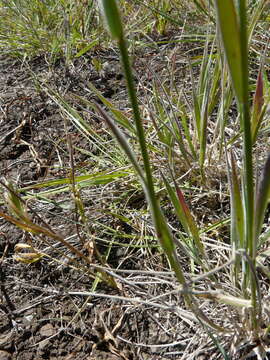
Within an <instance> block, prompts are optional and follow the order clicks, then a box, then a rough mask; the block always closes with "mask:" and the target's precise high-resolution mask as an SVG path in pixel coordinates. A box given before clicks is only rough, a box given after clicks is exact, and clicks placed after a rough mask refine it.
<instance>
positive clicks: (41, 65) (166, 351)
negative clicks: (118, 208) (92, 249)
mask: <svg viewBox="0 0 270 360" xmlns="http://www.w3.org/2000/svg"><path fill="white" fill-rule="evenodd" d="M160 51H161V50H159V49H155V50H151V51H149V52H148V54H147V58H146V59H145V60H147V61H148V64H151V59H153V58H155V57H156V61H155V62H153V67H152V70H154V71H157V72H160V71H162V66H163V65H162V61H160V58H159V56H161V55H162V54H161V53H160ZM168 53H169V54H171V53H170V50H169V52H168ZM168 53H167V55H168ZM167 55H166V56H167ZM99 56H100V58H102V59H103V62H104V64H105V66H104V70H103V73H98V72H97V71H96V70H95V69H94V68H93V66H92V62H91V56H89V58H87V57H85V58H84V59H78V60H77V61H75V62H74V64H73V65H72V66H70V67H67V66H66V65H65V63H64V62H63V61H62V60H58V61H57V62H56V63H55V64H54V65H50V66H49V65H48V63H47V62H46V60H45V59H44V58H43V57H40V58H36V59H34V60H32V61H31V62H29V63H24V62H21V61H18V60H12V59H8V58H5V57H2V58H1V60H0V124H1V128H0V147H1V149H0V166H1V178H2V179H3V178H6V179H9V180H12V182H13V183H15V184H17V186H18V187H19V188H22V187H25V186H30V185H32V184H35V183H36V182H38V183H41V182H43V181H45V180H46V179H51V178H61V177H66V176H68V171H69V170H68V169H69V168H70V159H69V150H68V146H67V141H66V134H67V133H70V134H72V139H73V140H72V141H73V145H74V147H75V146H77V147H80V148H86V149H88V151H89V144H88V143H87V140H86V139H85V138H83V137H82V136H81V135H80V134H79V133H78V132H77V130H76V129H74V127H73V125H72V124H70V123H67V122H65V121H64V116H63V114H62V113H61V111H60V110H59V107H58V105H56V104H55V103H54V102H53V101H52V99H51V98H50V97H49V96H48V94H47V93H46V91H45V90H44V89H42V88H41V87H40V86H39V84H38V82H37V80H36V79H38V80H44V79H46V81H47V84H49V85H51V86H52V87H53V88H54V89H57V90H58V91H60V92H61V93H62V94H65V95H68V94H69V93H76V94H79V95H83V96H88V94H85V93H84V89H83V83H84V81H86V80H88V81H91V82H92V83H93V84H94V85H95V86H96V87H97V88H98V89H99V90H100V91H101V92H102V94H103V95H104V96H106V97H107V98H109V99H110V100H115V99H117V97H118V96H119V94H122V95H121V96H122V100H121V99H120V100H121V101H122V103H124V102H125V101H126V100H125V99H126V95H125V93H124V89H125V86H124V81H123V78H122V76H121V71H120V66H119V63H118V60H117V56H116V54H115V53H114V52H110V51H108V52H103V53H102V54H99ZM162 56H163V55H162ZM162 59H163V61H164V62H166V61H167V60H166V59H167V58H166V57H165V55H164V57H162ZM106 64H107V65H106ZM108 64H109V66H108ZM134 64H135V65H134V66H135V69H136V71H137V75H138V77H140V80H141V79H144V80H145V81H147V78H146V74H145V70H144V69H143V67H142V65H141V62H140V59H139V58H138V59H137V60H135V63H134ZM178 69H179V73H178V75H180V71H182V70H181V61H180V62H179V66H178ZM176 76H177V74H176ZM35 78H36V79H35ZM123 94H124V95H123ZM118 100H119V99H118ZM121 101H120V102H121ZM78 110H79V108H78ZM95 121H96V123H95V124H92V126H95V127H96V128H98V129H99V128H100V129H101V131H102V126H103V125H102V124H101V123H100V121H99V120H98V119H96V120H95ZM74 158H75V160H74V161H75V163H76V164H81V165H80V166H81V167H83V166H85V168H86V167H87V166H89V164H91V159H89V153H88V154H86V153H85V154H84V153H81V152H75V153H74ZM22 195H24V194H22ZM58 200H59V202H56V203H53V204H49V205H50V206H49V205H48V204H44V207H42V206H41V205H40V204H39V206H35V203H34V202H30V203H29V204H31V206H32V207H33V208H34V210H35V212H36V213H37V214H38V215H40V216H41V217H42V219H43V220H45V221H46V222H47V224H48V225H49V226H50V228H52V229H54V230H55V231H56V232H58V233H61V235H62V236H63V237H64V238H68V239H71V240H70V241H71V242H72V243H73V245H74V246H78V243H79V239H78V236H77V230H76V226H75V225H74V224H75V220H76V219H75V217H74V213H73V212H72V209H70V208H69V207H63V206H58V204H60V202H61V194H60V195H59V198H58ZM92 202H93V199H92ZM91 206H92V207H93V206H94V205H93V204H92V205H91ZM2 209H3V210H4V211H6V209H5V207H4V205H2ZM35 221H36V222H37V223H40V220H39V219H36V218H35ZM120 225H121V224H120ZM118 226H119V224H118ZM29 241H33V239H32V240H31V238H30V236H29V235H28V234H26V233H24V232H23V231H22V230H20V229H18V228H16V227H15V226H13V225H11V224H9V223H7V222H6V221H5V220H3V219H0V286H1V288H0V294H1V298H0V314H1V316H0V360H4V359H5V360H8V359H19V360H30V359H35V360H37V359H38V360H41V359H57V360H69V359H77V360H83V359H85V360H90V359H92V360H98V359H100V360H101V359H103V360H116V359H123V360H137V359H138V360H139V359H144V360H162V359H164V360H165V359H188V358H189V356H188V353H189V349H188V348H190V353H192V352H193V351H195V350H196V348H198V352H197V353H196V352H195V353H194V356H193V358H194V359H210V358H211V352H209V353H208V355H205V356H204V355H203V347H204V346H203V345H202V343H203V342H204V341H206V338H203V337H202V338H201V340H199V339H200V337H199V336H198V334H199V333H200V331H201V330H200V329H192V324H191V323H190V324H189V322H188V321H182V320H181V316H180V315H179V314H176V313H175V312H174V311H173V308H170V307H169V306H167V305H168V304H167V301H174V303H177V302H178V303H180V302H181V298H178V296H177V295H175V294H171V295H168V296H167V297H165V300H164V301H163V303H162V302H158V304H159V305H160V306H159V307H157V308H155V306H153V305H151V304H150V305H147V304H146V303H138V304H137V305H136V304H131V303H130V302H125V301H121V298H117V297H121V296H125V297H129V298H134V297H140V298H141V299H142V300H145V302H147V297H146V295H147V296H150V297H152V298H155V297H156V296H159V295H161V294H162V293H164V294H165V293H166V291H168V290H172V288H173V287H171V285H172V284H173V282H174V280H173V276H172V274H171V273H170V272H167V274H163V275H162V273H160V275H159V283H158V284H157V285H155V284H154V283H155V281H154V278H153V277H152V278H151V277H149V284H148V283H147V282H146V277H144V278H143V281H140V276H141V273H140V271H143V270H151V269H152V270H153V272H154V271H158V270H163V269H164V267H163V266H164V265H165V262H163V263H162V260H161V259H160V256H159V254H157V258H155V256H156V255H155V253H154V252H152V253H151V262H150V260H149V253H148V252H147V251H145V252H144V253H142V252H140V253H139V252H138V253H136V252H135V251H133V253H131V254H125V256H126V260H125V261H124V262H123V265H122V269H123V270H125V269H126V270H128V271H130V273H127V275H126V277H125V279H126V283H125V282H123V283H122V290H121V291H120V290H116V289H113V288H111V287H109V286H107V285H106V284H105V283H104V282H102V283H100V284H99V285H98V288H97V290H96V291H97V292H98V293H101V294H104V295H108V296H109V297H108V298H105V297H85V296H82V295H79V294H77V295H76V294H74V292H75V291H77V292H78V291H80V292H83V291H91V286H92V279H91V277H89V276H88V275H87V274H85V273H81V272H79V271H77V270H74V269H72V268H71V267H69V266H63V265H61V264H59V263H57V262H55V261H52V260H50V259H48V258H42V259H41V260H40V261H37V262H35V263H33V264H22V263H20V262H16V261H15V260H14V258H13V255H14V247H15V245H16V244H17V243H27V242H28V243H29ZM35 241H36V243H35V245H37V246H39V244H40V241H41V240H40V239H36V240H35ZM82 251H84V252H85V254H87V253H86V251H85V250H82ZM51 255H55V254H53V253H51ZM121 256H122V253H121V250H120V251H118V252H112V255H110V257H109V259H108V263H109V264H110V265H111V266H112V267H114V266H115V265H116V264H117V265H119V264H120V263H121V261H122V260H121ZM132 270H134V273H132ZM136 271H137V272H136ZM122 275H123V274H122ZM135 275H136V281H135V280H134V279H135ZM129 276H130V277H131V278H129ZM132 276H133V277H132ZM123 278H124V275H123V277H122V278H120V280H119V281H120V282H121V279H123ZM130 279H131V280H130ZM144 282H145V283H144ZM133 284H135V285H133ZM72 292H73V294H72ZM153 302H154V301H153ZM161 305H162V306H161ZM193 335H194V339H196V342H198V343H196V344H194V343H192V337H193ZM200 342H201V343H200ZM206 345H207V344H206ZM208 345H209V344H208ZM200 349H202V351H200ZM208 349H209V346H208ZM185 353H186V356H185V355H184V354H185ZM212 356H214V355H212ZM212 358H218V356H217V357H212Z"/></svg>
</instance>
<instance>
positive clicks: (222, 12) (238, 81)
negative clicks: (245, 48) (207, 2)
mask: <svg viewBox="0 0 270 360" xmlns="http://www.w3.org/2000/svg"><path fill="white" fill-rule="evenodd" d="M215 3H216V9H217V15H218V24H219V29H220V33H221V37H222V41H223V46H224V50H225V53H226V58H227V62H228V65H229V69H230V74H231V79H232V83H233V86H234V90H235V93H236V96H237V99H238V101H239V103H243V101H244V93H243V82H242V78H243V71H242V59H241V57H242V55H241V41H240V29H239V21H238V18H237V12H236V9H235V5H234V1H233V0H216V1H215Z"/></svg>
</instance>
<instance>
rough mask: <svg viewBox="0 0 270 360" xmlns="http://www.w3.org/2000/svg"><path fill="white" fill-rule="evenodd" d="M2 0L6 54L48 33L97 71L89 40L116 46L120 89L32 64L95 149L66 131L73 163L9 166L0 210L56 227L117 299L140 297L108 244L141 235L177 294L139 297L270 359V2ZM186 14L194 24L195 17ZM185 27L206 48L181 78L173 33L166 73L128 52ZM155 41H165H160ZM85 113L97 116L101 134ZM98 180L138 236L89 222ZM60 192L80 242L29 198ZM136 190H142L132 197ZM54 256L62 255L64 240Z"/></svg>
mask: <svg viewBox="0 0 270 360" xmlns="http://www.w3.org/2000/svg"><path fill="white" fill-rule="evenodd" d="M0 4H1V7H0V11H1V13H2V14H3V15H5V16H4V17H3V21H2V24H0V47H1V48H2V49H3V51H5V52H6V53H7V54H9V55H12V56H19V57H22V56H27V57H31V56H33V55H37V54H40V52H41V50H40V49H41V48H42V49H43V51H44V53H46V54H49V55H50V56H51V59H52V58H55V57H61V56H64V58H65V60H66V64H67V66H69V65H70V64H72V61H74V59H77V58H80V57H83V56H84V55H86V54H91V51H93V59H92V64H93V65H94V66H95V68H96V69H97V70H98V71H99V72H100V74H102V71H103V66H104V65H103V64H102V61H101V58H98V57H96V55H94V50H95V49H97V48H98V47H109V48H113V49H114V53H115V54H116V55H115V56H117V57H119V59H120V60H121V69H122V70H121V73H123V74H124V78H125V89H126V90H123V94H124V96H123V99H122V100H121V101H122V106H118V105H117V104H116V103H114V100H111V99H109V98H108V97H106V96H104V94H103V93H102V92H101V91H100V89H98V88H97V87H96V86H94V84H93V83H91V82H85V83H84V87H85V89H86V91H87V93H88V94H90V95H89V97H90V98H89V97H88V96H87V97H86V96H80V95H78V94H75V93H73V94H69V97H67V96H65V94H63V93H61V92H59V91H57V90H56V89H55V88H53V87H52V86H51V85H49V84H47V83H46V82H44V81H42V80H40V79H37V78H34V80H35V83H36V84H37V85H36V86H38V87H40V88H42V90H43V91H44V92H45V93H46V94H47V96H48V97H49V98H50V99H51V101H53V102H54V103H55V104H57V105H58V107H59V109H60V110H61V112H62V114H63V116H64V118H65V126H67V123H71V124H72V126H73V127H74V128H75V129H76V131H78V132H79V133H80V134H81V135H82V136H83V137H84V138H85V139H86V141H87V143H88V144H94V145H93V146H94V147H95V149H96V153H95V154H94V153H91V152H90V151H88V150H87V149H83V148H77V149H76V148H74V147H73V144H72V141H71V138H70V137H69V136H67V140H66V141H67V144H68V153H69V158H70V174H69V176H67V177H66V178H61V179H60V178H59V179H58V178H57V179H51V180H47V181H44V182H40V183H37V184H34V185H29V186H28V187H23V188H20V189H16V188H15V186H14V185H13V184H12V183H11V182H9V181H6V180H5V181H4V180H1V186H2V195H3V204H4V205H3V206H5V209H4V207H3V209H1V210H0V216H1V217H2V218H4V219H6V220H7V221H9V222H11V223H12V224H14V225H16V226H17V227H19V228H21V229H23V230H24V231H25V232H28V233H31V234H32V236H33V237H34V238H38V239H39V241H40V243H43V244H46V246H47V247H50V246H52V245H51V244H52V241H53V242H55V243H59V244H61V246H62V247H63V248H65V249H66V250H67V252H68V253H69V255H67V254H66V253H65V256H66V257H68V259H69V261H70V263H71V264H72V265H71V266H72V267H73V268H74V269H76V270H77V271H80V272H82V273H87V274H88V275H89V277H90V279H91V281H92V287H91V291H90V292H86V293H83V294H81V295H83V296H99V295H100V296H105V297H106V295H104V294H103V295H102V294H99V293H98V292H97V291H96V290H97V288H98V285H99V284H101V283H106V284H107V285H109V286H110V287H112V288H114V290H115V291H117V292H119V294H120V295H119V296H115V299H116V300H118V301H123V302H129V303H130V302H132V301H133V300H132V296H130V297H129V296H128V295H127V292H124V291H123V287H124V286H126V287H128V286H129V285H130V283H129V281H128V280H127V278H124V275H123V276H120V275H119V273H118V270H119V269H116V268H113V266H112V265H110V264H109V260H108V259H109V257H110V253H111V251H113V250H112V249H113V248H114V247H120V248H123V249H124V251H127V252H128V251H130V254H131V255H130V257H131V258H132V254H133V252H134V251H135V250H137V249H140V251H141V253H143V254H144V256H146V257H148V258H149V261H150V260H151V259H150V258H151V257H152V255H153V254H156V253H157V254H158V256H157V257H156V258H155V262H156V263H157V264H158V266H160V268H162V269H163V268H165V269H166V271H164V272H162V271H160V272H157V274H158V276H160V277H161V278H162V276H163V275H164V273H168V274H173V275H171V276H172V277H171V278H170V279H171V280H170V281H171V284H172V289H171V292H170V293H169V294H170V295H172V296H175V298H176V299H177V301H175V302H174V303H173V305H168V304H166V303H165V301H163V302H162V298H163V297H164V299H168V298H167V297H166V296H167V295H168V294H166V293H164V294H163V293H162V290H160V292H159V293H157V292H156V290H155V291H154V293H155V295H153V294H151V296H150V295H149V294H145V295H144V298H143V299H142V298H137V297H136V299H135V300H136V301H138V304H140V302H141V304H144V305H145V304H146V305H147V304H150V305H151V306H153V307H155V306H157V308H160V309H162V311H163V310H164V311H168V312H172V313H175V314H176V315H177V316H179V317H180V318H181V321H183V322H184V323H186V324H188V325H189V326H190V328H191V329H192V331H193V332H194V333H196V334H197V335H198V334H201V333H203V334H205V335H202V336H205V339H208V340H209V339H210V341H211V343H210V345H209V349H210V348H211V346H212V345H213V346H214V347H215V349H216V350H215V352H214V353H215V354H216V355H214V356H216V358H221V357H223V358H224V359H231V358H235V359H236V358H239V359H240V358H241V359H242V358H243V359H244V358H248V357H249V356H250V358H251V356H255V355H256V356H257V358H258V359H265V358H266V356H267V355H266V354H267V348H268V343H269V329H270V318H269V295H268V293H269V281H270V271H269V269H268V267H267V259H268V257H269V249H268V246H269V240H268V238H269V228H268V227H267V206H268V200H269V196H270V154H269V150H268V148H267V141H268V140H267V137H268V136H269V106H270V105H269V99H270V91H269V90H270V87H269V39H268V40H265V38H264V33H265V29H267V28H268V30H269V14H268V12H267V11H269V1H267V0H257V1H248V0H215V1H214V0H209V1H207V0H194V1H192V2H186V1H166V0H163V1H148V2H147V1H143V0H140V1H139V0H136V1H116V0H100V1H97V2H95V1H86V2H84V1H59V2H55V1H52V0H51V1H48V2H46V1H38V0H34V1H28V2H26V1H24V0H20V1H15V0H12V1H5V0H1V1H0ZM30 4H31V6H30ZM52 10H53V11H52ZM10 14H14V18H15V16H16V19H17V20H16V23H15V21H14V22H13V21H12V16H10ZM127 19H130V21H127ZM190 19H195V20H196V21H198V25H196V24H192V26H191V25H190V22H191V20H190ZM196 21H194V22H196ZM124 24H126V25H125V26H124ZM18 26H19V27H20V33H19V35H18ZM196 26H198V27H196ZM200 26H201V27H202V28H203V31H202V32H201V33H199V27H200ZM176 28H177V29H179V37H178V39H180V40H179V44H180V43H181V46H188V45H189V44H190V42H194V44H196V45H194V47H195V46H198V48H199V49H200V51H199V52H198V53H196V51H195V52H194V53H192V54H191V53H189V52H187V53H186V55H185V57H183V59H184V60H183V63H185V66H184V70H183V71H184V72H185V74H186V76H187V77H188V79H189V83H188V85H187V89H186V88H185V86H183V85H181V86H179V82H178V80H177V78H178V77H179V67H180V66H181V61H182V60H181V61H180V62H177V60H176V59H177V51H178V50H177V46H178V43H177V41H176V43H174V42H173V41H172V42H170V41H168V46H169V47H170V46H171V47H172V49H173V50H172V51H171V52H170V58H169V61H168V62H167V65H166V66H167V68H166V71H165V73H166V74H165V76H164V73H163V74H162V75H160V74H159V73H158V72H156V71H155V70H153V69H151V67H150V66H148V64H147V61H144V60H143V59H142V60H141V63H142V64H143V66H144V69H146V70H145V71H146V72H147V74H148V78H147V77H146V80H145V79H144V81H145V82H144V83H143V80H141V79H140V76H139V75H138V73H137V72H136V71H137V70H136V71H135V70H134V69H135V68H136V67H135V66H134V64H133V60H134V58H135V54H136V51H139V52H140V51H144V46H146V45H145V44H144V41H143V40H142V39H145V38H146V39H150V37H149V34H152V33H155V34H156V36H157V37H159V39H160V38H161V39H162V37H163V36H165V35H166V34H168V33H170V31H173V30H174V29H176ZM106 30H107V31H106ZM196 31H197V33H196ZM186 32H189V34H188V35H186ZM108 34H109V35H108ZM89 36H90V37H91V39H89ZM149 44H150V45H149ZM149 44H147V46H149V48H151V47H153V48H154V49H155V48H158V47H159V46H161V45H162V40H160V43H158V42H157V43H155V42H151V41H150V40H149ZM138 49H139V50H138ZM180 51H181V50H180ZM23 54H25V55H23ZM46 56H47V55H46ZM141 63H140V64H141ZM179 64H180V65H179ZM33 76H34V77H35V75H33ZM180 76H181V73H180ZM93 99H95V100H93ZM127 103H128V104H127ZM123 104H125V105H123ZM123 106H125V110H123ZM126 109H128V110H126ZM88 117H89V118H94V119H98V121H101V122H102V126H103V128H104V131H103V133H102V134H103V135H101V134H100V132H99V130H98V129H96V128H95V127H94V126H92V125H91V124H90V122H89V121H88V120H86V119H89V118H88ZM74 151H80V152H81V153H84V154H86V155H88V156H90V157H91V159H92V161H93V162H94V163H95V165H94V166H93V167H91V168H90V169H88V170H87V171H86V172H85V173H83V172H82V173H80V174H77V173H75V170H74V159H73V156H74ZM89 189H90V190H89ZM91 189H94V190H93V191H96V192H97V193H96V195H95V196H96V198H98V196H103V194H104V193H105V194H108V203H107V204H106V208H105V209H106V210H105V212H104V214H105V215H104V214H103V215H102V216H107V217H108V218H109V217H110V218H113V219H114V221H115V220H117V221H119V220H120V221H122V222H123V223H125V224H127V225H128V226H130V228H133V229H135V230H136V231H137V232H136V235H134V236H133V235H132V233H129V232H126V233H125V232H121V231H118V230H117V228H115V227H114V225H113V222H112V223H109V222H108V223H104V222H102V221H99V220H96V224H98V228H99V229H102V231H101V230H100V234H101V235H93V233H95V232H94V231H93V229H92V225H91V221H90V219H89V212H88V209H87V206H86V205H85V201H84V196H85V194H86V193H87V191H91ZM99 189H102V190H99ZM99 191H100V192H99ZM59 194H69V195H70V199H71V200H70V202H72V203H73V204H74V212H75V214H76V222H77V223H78V224H79V226H80V229H82V230H81V231H82V233H83V239H79V240H81V245H82V249H80V247H78V246H77V245H74V244H71V243H69V242H68V241H67V240H66V239H65V238H64V237H63V236H61V235H59V234H58V233H57V232H55V231H54V230H53V229H51V228H50V227H49V226H48V224H47V223H46V222H44V221H43V220H42V219H41V218H40V216H39V215H38V214H37V212H36V211H35V210H34V209H33V208H31V206H29V201H31V200H34V199H35V200H36V201H40V200H42V201H44V199H45V200H46V201H48V202H49V201H53V200H52V199H53V197H54V196H57V195H59ZM109 195H110V196H109ZM137 198H138V199H139V202H140V205H139V206H137V207H136V206H135V205H134V207H132V204H134V203H135V202H136V201H135V200H136V199H137ZM127 199H128V200H127ZM213 199H214V200H213ZM217 199H218V201H217ZM211 201H214V202H215V206H213V207H211V204H210V202H211ZM205 202H206V205H204V206H203V205H202V204H203V203H205ZM123 204H125V205H123ZM216 204H218V205H216ZM208 207H209V209H208V210H209V212H207V210H206V209H207V208H208ZM225 208H226V209H225ZM224 209H225V210H224ZM215 211H216V212H217V214H218V215H216V214H215ZM203 212H205V214H203ZM34 219H35V221H34ZM79 233H80V231H78V234H79ZM138 234H139V235H138ZM106 236H109V239H110V240H108V241H107V244H106V246H107V252H106V253H105V254H102V253H101V251H100V248H99V246H98V244H99V242H106ZM78 237H80V236H78ZM85 238H88V239H89V238H91V239H94V240H93V241H92V242H91V254H92V255H93V257H94V258H95V261H92V258H90V257H89V256H86V255H85V253H84V251H83V248H84V247H85V240H84V239H85ZM47 239H50V240H47ZM60 255H61V256H62V255H63V251H59V256H60ZM71 255H72V256H71ZM43 257H45V258H46V257H50V255H49V254H48V252H46V248H45V247H43V248H42V247H41V248H40V249H38V248H36V247H35V246H34V245H33V246H32V245H29V244H28V245H26V244H18V245H17V246H16V248H15V255H14V258H15V260H17V261H20V262H24V263H27V264H31V263H33V262H37V261H40V260H41V259H42V258H43ZM53 260H54V261H59V260H58V259H57V256H56V255H55V256H54V257H53ZM131 271H132V270H130V272H131ZM120 274H121V272H120ZM123 274H124V273H123ZM153 276H154V275H153ZM164 276H165V275H164ZM164 279H165V278H164ZM166 281H167V280H166ZM166 281H165V280H164V284H165V283H166ZM167 282H168V281H167ZM161 283H162V281H161ZM164 286H165V285H164ZM161 288H162V287H161ZM70 294H71V295H72V294H73V295H75V294H77V292H73V293H70ZM135 300H134V301H135ZM159 300H160V302H159ZM198 329H199V330H198ZM199 336H200V335H199ZM197 338H198V337H197ZM208 340H205V341H208ZM191 342H192V341H191ZM191 342H190V343H189V346H191ZM189 346H187V348H186V349H185V351H184V352H183V353H182V355H181V356H182V357H177V355H175V356H176V357H174V358H176V359H178V358H179V359H192V358H195V355H194V354H195V352H194V353H190V354H189V353H188V351H189V350H188V347H189ZM211 349H212V350H211V351H213V348H211ZM209 351H210V350H209ZM217 354H218V355H217ZM245 356H246V357H245ZM209 358H210V356H209ZM212 358H214V357H212Z"/></svg>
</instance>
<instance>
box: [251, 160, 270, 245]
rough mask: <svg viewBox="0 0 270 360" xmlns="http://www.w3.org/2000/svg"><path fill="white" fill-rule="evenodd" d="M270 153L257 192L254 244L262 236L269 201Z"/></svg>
mask: <svg viewBox="0 0 270 360" xmlns="http://www.w3.org/2000/svg"><path fill="white" fill-rule="evenodd" d="M269 174H270V154H269V155H268V158H267V160H266V163H265V165H264V168H263V171H262V174H261V179H260V183H259V186H258V191H257V194H256V203H255V214H256V217H255V225H254V242H255V244H254V245H257V242H258V238H259V236H260V233H261V230H262V225H263V220H264V214H265V210H266V207H267V204H268V201H269V195H270V176H269Z"/></svg>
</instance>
